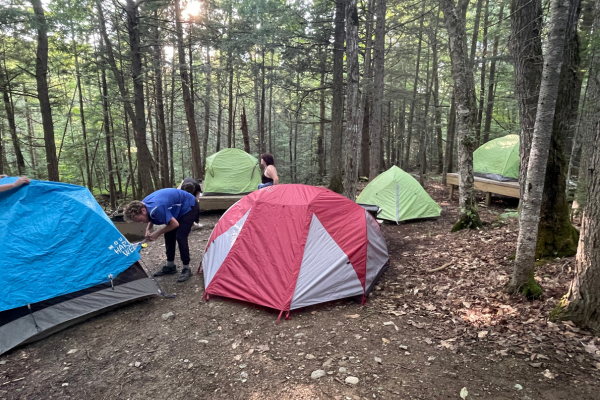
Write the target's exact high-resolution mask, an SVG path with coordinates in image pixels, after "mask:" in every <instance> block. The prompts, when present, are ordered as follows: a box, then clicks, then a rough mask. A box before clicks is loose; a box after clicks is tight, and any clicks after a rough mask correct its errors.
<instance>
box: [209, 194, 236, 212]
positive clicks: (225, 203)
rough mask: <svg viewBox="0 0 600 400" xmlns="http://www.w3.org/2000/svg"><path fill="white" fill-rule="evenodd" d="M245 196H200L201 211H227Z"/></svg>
mask: <svg viewBox="0 0 600 400" xmlns="http://www.w3.org/2000/svg"><path fill="white" fill-rule="evenodd" d="M242 197H244V195H232V196H200V198H199V199H198V203H199V205H200V210H227V209H228V208H229V207H231V206H232V205H234V204H235V203H237V202H238V200H240V199H241V198H242Z"/></svg>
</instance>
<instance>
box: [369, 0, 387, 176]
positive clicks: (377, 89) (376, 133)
mask: <svg viewBox="0 0 600 400" xmlns="http://www.w3.org/2000/svg"><path fill="white" fill-rule="evenodd" d="M376 2H377V3H376V4H377V5H376V6H375V13H376V14H377V25H375V43H374V46H373V118H371V121H370V122H371V126H370V129H369V130H370V131H371V132H370V133H371V149H370V157H369V158H370V167H369V179H370V180H373V179H375V178H376V177H377V175H379V170H380V167H381V165H380V157H381V155H380V153H381V150H382V147H381V138H382V136H381V126H382V123H383V78H384V73H385V71H384V51H385V13H386V0H376Z"/></svg>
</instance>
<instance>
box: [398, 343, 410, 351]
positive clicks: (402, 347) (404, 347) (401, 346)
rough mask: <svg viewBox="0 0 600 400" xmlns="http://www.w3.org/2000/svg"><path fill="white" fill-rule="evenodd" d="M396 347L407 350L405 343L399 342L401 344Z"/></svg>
mask: <svg viewBox="0 0 600 400" xmlns="http://www.w3.org/2000/svg"><path fill="white" fill-rule="evenodd" d="M398 347H400V348H401V349H402V350H408V346H405V345H403V344H401V345H400V346H398Z"/></svg>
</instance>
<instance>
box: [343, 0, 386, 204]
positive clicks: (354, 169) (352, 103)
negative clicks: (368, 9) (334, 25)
mask: <svg viewBox="0 0 600 400" xmlns="http://www.w3.org/2000/svg"><path fill="white" fill-rule="evenodd" d="M381 2H383V3H384V6H383V8H384V9H385V0H383V1H381ZM378 9H379V7H378ZM377 25H379V20H377ZM382 56H383V54H382ZM346 71H347V72H346V74H347V89H346V90H347V92H346V102H347V103H346V104H347V105H346V113H347V115H348V120H347V122H346V132H345V134H344V196H346V197H347V198H349V199H350V200H352V201H355V200H356V181H357V180H358V165H359V160H360V150H361V148H360V146H359V145H358V137H359V128H360V112H361V106H360V93H359V75H360V72H359V66H358V9H357V8H356V0H348V3H347V4H346ZM380 128H381V123H380ZM377 159H378V158H377ZM371 166H373V158H372V157H371ZM371 172H372V171H371Z"/></svg>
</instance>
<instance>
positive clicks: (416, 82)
mask: <svg viewBox="0 0 600 400" xmlns="http://www.w3.org/2000/svg"><path fill="white" fill-rule="evenodd" d="M425 3H426V2H425V1H423V2H422V6H421V8H422V9H421V20H420V22H419V44H418V45H417V66H416V67H415V80H414V83H413V93H412V97H411V99H410V111H409V112H408V131H407V133H406V146H405V154H404V160H403V161H402V168H404V169H406V168H408V163H409V161H410V144H411V141H412V131H413V120H414V117H415V102H416V101H417V90H418V87H419V67H420V66H421V47H422V43H423V22H424V21H425Z"/></svg>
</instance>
